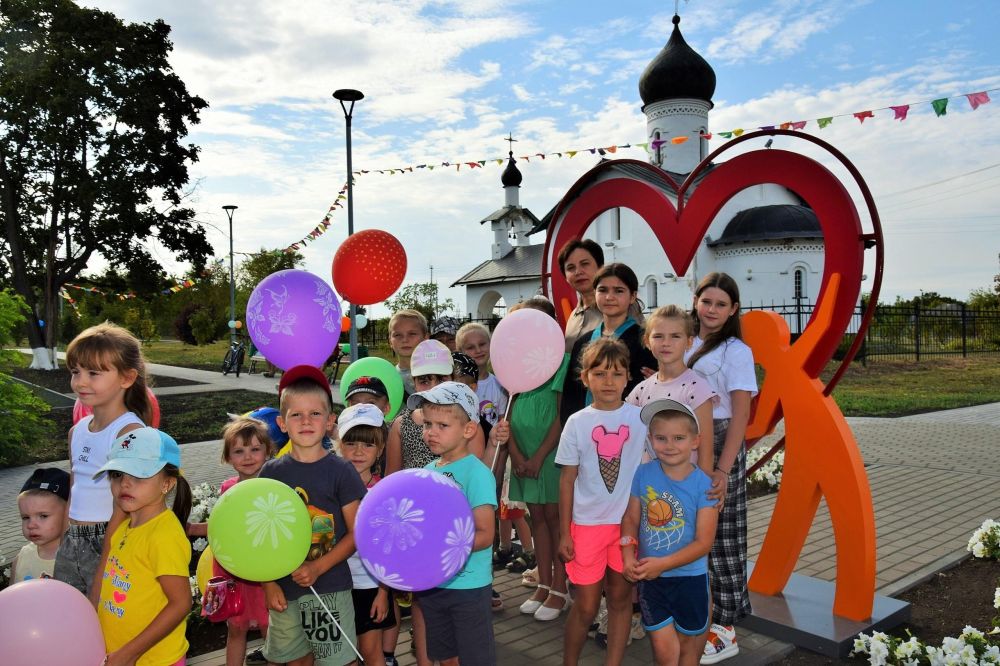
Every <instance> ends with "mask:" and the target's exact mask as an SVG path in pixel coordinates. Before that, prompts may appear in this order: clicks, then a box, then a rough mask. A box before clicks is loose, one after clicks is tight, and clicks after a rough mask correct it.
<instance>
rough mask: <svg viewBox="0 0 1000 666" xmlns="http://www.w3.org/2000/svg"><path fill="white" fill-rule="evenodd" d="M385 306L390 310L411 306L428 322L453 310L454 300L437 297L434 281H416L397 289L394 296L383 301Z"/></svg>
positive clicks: (436, 287)
mask: <svg viewBox="0 0 1000 666" xmlns="http://www.w3.org/2000/svg"><path fill="white" fill-rule="evenodd" d="M385 307H387V308H388V309H389V311H390V312H395V311H396V310H404V309H406V308H412V309H414V310H417V311H419V312H421V313H422V314H423V315H424V316H425V317H427V322H428V323H430V322H431V320H433V319H435V318H437V317H438V316H439V315H441V314H444V313H445V312H453V311H454V310H455V302H454V301H453V300H452V299H450V298H448V299H446V300H444V301H442V300H440V299H439V298H438V286H437V283H436V282H417V283H414V284H408V285H406V286H405V287H403V288H402V289H400V290H399V291H397V292H396V295H395V296H393V297H392V298H390V299H389V300H387V301H386V302H385Z"/></svg>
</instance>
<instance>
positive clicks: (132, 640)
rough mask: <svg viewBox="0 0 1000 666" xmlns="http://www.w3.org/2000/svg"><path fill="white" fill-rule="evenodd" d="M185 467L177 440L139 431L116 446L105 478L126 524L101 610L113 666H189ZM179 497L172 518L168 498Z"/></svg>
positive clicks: (113, 552)
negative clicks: (186, 658) (186, 660)
mask: <svg viewBox="0 0 1000 666" xmlns="http://www.w3.org/2000/svg"><path fill="white" fill-rule="evenodd" d="M180 466H181V450H180V447H178V446H177V442H175V441H174V439H173V438H172V437H171V436H170V435H167V434H166V433H163V432H160V431H159V430H156V429H155V428H139V429H138V430H133V431H132V432H129V433H128V434H126V435H123V436H122V437H119V438H118V439H117V440H115V443H114V445H113V447H112V449H111V451H110V452H109V453H108V460H107V462H106V463H105V464H104V465H103V466H102V467H101V468H100V470H98V475H100V476H104V473H105V472H107V473H108V474H107V475H108V476H109V477H110V479H111V493H112V494H113V495H114V501H115V505H116V506H117V507H118V508H119V509H120V510H121V511H122V512H123V513H124V514H125V516H126V518H125V520H124V521H122V523H121V524H120V525H119V526H118V528H117V529H115V530H114V532H109V534H110V535H111V538H110V552H109V553H108V557H107V564H106V565H105V568H104V571H103V580H102V582H101V586H100V603H99V604H98V606H97V614H98V619H99V620H100V622H101V630H102V631H103V632H104V645H105V648H106V649H107V651H108V656H107V659H106V660H105V662H104V663H105V664H107V665H108V666H118V665H119V664H137V666H170V665H175V666H176V665H183V664H184V655H185V654H186V653H187V647H188V642H187V639H186V638H185V637H184V631H185V629H186V625H187V621H186V620H187V614H188V613H189V612H190V610H191V587H190V583H189V582H188V562H189V561H190V560H191V544H190V543H189V542H188V539H187V536H186V535H185V534H184V528H183V527H182V525H183V524H184V523H185V522H186V521H187V517H188V513H189V512H190V511H191V489H190V488H189V487H188V483H187V481H186V480H185V479H184V477H182V476H181V475H180ZM175 489H176V491H177V493H176V496H175V498H174V504H173V509H174V510H173V512H170V511H167V495H168V494H169V493H170V492H171V491H172V490H175Z"/></svg>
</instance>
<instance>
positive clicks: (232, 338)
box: [222, 204, 239, 344]
mask: <svg viewBox="0 0 1000 666" xmlns="http://www.w3.org/2000/svg"><path fill="white" fill-rule="evenodd" d="M237 208H239V206H234V205H232V204H229V205H228V206H223V207H222V210H224V211H226V216H227V217H228V218H229V321H231V322H235V321H236V278H235V274H234V272H233V213H235V212H236V209H237ZM229 343H230V344H236V327H235V325H234V326H231V327H230V328H229Z"/></svg>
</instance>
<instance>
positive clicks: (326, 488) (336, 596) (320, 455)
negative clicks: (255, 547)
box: [260, 365, 365, 666]
mask: <svg viewBox="0 0 1000 666" xmlns="http://www.w3.org/2000/svg"><path fill="white" fill-rule="evenodd" d="M278 404H279V409H280V411H281V414H280V416H279V417H278V425H279V426H280V427H281V429H282V430H283V431H285V432H287V433H288V437H289V443H290V444H291V450H290V451H289V453H288V455H285V456H282V457H281V458H275V459H274V460H269V461H268V462H267V463H266V464H265V465H264V467H263V469H261V471H260V477H261V478H265V479H277V480H278V481H281V482H282V483H285V484H288V485H289V486H291V487H292V488H294V489H295V491H296V492H297V493H298V494H299V495H300V496H301V497H302V500H303V501H304V502H305V503H306V507H307V508H308V509H309V515H310V516H311V517H312V525H313V539H312V547H311V548H310V549H309V554H308V555H307V556H306V561H305V562H303V563H302V566H300V567H299V568H298V569H296V570H295V571H293V572H292V573H291V574H290V575H288V576H285V577H284V578H282V579H280V580H278V581H271V582H265V583H264V584H263V585H264V594H265V597H266V599H267V605H268V608H269V609H270V627H269V629H268V632H267V638H266V640H265V642H264V655H265V656H266V657H267V659H268V661H270V662H276V663H281V664H289V666H311V665H312V664H322V665H323V666H342V665H343V664H352V663H355V654H354V651H353V649H352V648H351V645H350V644H348V641H350V643H351V644H353V643H354V642H355V635H354V603H353V601H352V599H351V571H350V568H349V567H348V566H347V558H348V557H350V555H351V553H353V552H354V517H355V515H356V514H357V511H358V504H359V503H360V500H361V498H362V497H364V495H365V485H364V484H363V483H362V482H361V477H359V476H358V473H357V472H356V471H355V470H354V467H353V466H352V465H351V464H350V463H349V462H347V461H346V460H344V459H342V458H339V457H337V456H334V455H330V453H329V452H328V451H327V450H326V449H324V448H323V444H322V442H323V436H324V435H325V434H326V431H327V430H328V429H329V428H330V427H331V426H332V425H333V415H332V412H331V410H332V407H333V401H332V393H331V390H330V383H329V382H328V381H327V379H326V377H325V376H324V375H323V373H322V372H321V371H320V370H319V369H318V368H314V367H312V366H307V365H298V366H295V367H293V368H290V369H289V370H288V371H286V372H285V373H284V374H283V375H282V376H281V383H280V384H279V386H278ZM313 589H315V591H316V592H317V593H318V594H319V595H320V597H322V599H323V601H324V603H325V604H326V607H327V608H328V609H329V610H330V612H331V613H333V615H334V617H335V618H336V619H337V620H338V622H339V623H340V627H339V628H338V627H337V626H336V625H335V624H334V623H333V622H332V621H331V620H330V619H329V617H328V616H327V615H326V612H325V611H324V610H323V607H322V606H321V605H320V604H319V602H318V601H317V600H316V597H315V596H314V595H313Z"/></svg>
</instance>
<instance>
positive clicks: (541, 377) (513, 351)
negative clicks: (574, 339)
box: [490, 308, 566, 394]
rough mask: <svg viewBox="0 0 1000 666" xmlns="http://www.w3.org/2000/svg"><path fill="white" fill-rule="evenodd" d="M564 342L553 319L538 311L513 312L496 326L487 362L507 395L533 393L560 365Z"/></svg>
mask: <svg viewBox="0 0 1000 666" xmlns="http://www.w3.org/2000/svg"><path fill="white" fill-rule="evenodd" d="M565 351H566V339H565V338H564V337H563V332H562V329H561V328H559V323H558V322H556V320H555V319H553V318H552V317H550V316H548V315H547V314H545V313H544V312H541V311H539V310H532V309H530V308H524V309H523V310H517V311H516V312H512V313H510V314H509V315H507V316H506V317H504V318H503V319H501V320H500V323H499V324H497V327H496V330H495V331H493V338H492V340H491V341H490V361H491V363H492V364H493V372H494V374H496V376H497V379H499V380H500V385H501V386H503V387H504V388H505V389H507V390H508V391H509V392H510V393H512V394H513V393H524V392H526V391H532V390H534V389H536V388H538V387H539V386H541V385H542V384H544V383H545V382H547V381H548V380H549V379H551V378H552V375H554V374H555V373H556V370H558V369H559V366H560V365H562V360H563V354H564V353H565Z"/></svg>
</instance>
